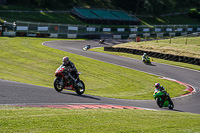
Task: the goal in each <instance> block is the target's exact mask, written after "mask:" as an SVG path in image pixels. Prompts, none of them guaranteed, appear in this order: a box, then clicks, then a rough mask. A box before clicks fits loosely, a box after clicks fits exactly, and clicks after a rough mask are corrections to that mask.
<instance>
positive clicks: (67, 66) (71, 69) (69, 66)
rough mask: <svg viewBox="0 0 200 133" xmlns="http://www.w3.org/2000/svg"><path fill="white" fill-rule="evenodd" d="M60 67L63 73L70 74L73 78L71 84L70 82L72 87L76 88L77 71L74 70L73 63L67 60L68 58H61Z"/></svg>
mask: <svg viewBox="0 0 200 133" xmlns="http://www.w3.org/2000/svg"><path fill="white" fill-rule="evenodd" d="M62 66H64V67H65V71H68V72H70V73H71V75H72V77H73V78H72V80H73V82H72V83H73V86H74V87H76V81H77V79H78V72H77V69H76V67H75V65H74V63H73V62H71V61H70V60H69V57H68V56H66V57H63V64H62Z"/></svg>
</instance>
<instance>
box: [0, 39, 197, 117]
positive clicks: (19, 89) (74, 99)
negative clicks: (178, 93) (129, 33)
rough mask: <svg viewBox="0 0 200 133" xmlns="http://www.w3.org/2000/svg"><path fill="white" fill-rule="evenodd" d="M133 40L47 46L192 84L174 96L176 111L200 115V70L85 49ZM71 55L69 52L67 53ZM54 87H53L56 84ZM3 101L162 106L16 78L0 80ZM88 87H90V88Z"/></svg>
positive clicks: (67, 42) (47, 44) (5, 102)
mask: <svg viewBox="0 0 200 133" xmlns="http://www.w3.org/2000/svg"><path fill="white" fill-rule="evenodd" d="M127 41H130V40H106V42H105V44H99V43H98V40H90V41H54V42H44V43H43V45H45V46H48V47H52V48H55V49H60V50H63V51H66V52H70V53H75V54H78V55H82V56H86V57H89V58H93V59H96V60H100V61H104V62H107V63H112V64H115V65H119V66H123V67H127V68H130V69H135V70H139V71H143V72H147V73H151V74H155V75H159V76H163V77H168V78H172V79H176V80H178V81H181V82H184V83H187V84H190V85H192V86H193V87H194V88H195V89H196V91H197V92H196V93H195V94H192V95H189V96H185V97H179V98H174V99H173V101H174V104H175V108H174V111H180V112H191V113H198V114H200V102H199V101H200V93H199V88H200V82H199V78H200V72H199V71H194V70H190V69H185V68H181V67H175V66H170V65H165V64H159V63H154V62H153V65H152V66H149V65H144V64H143V63H142V62H141V60H136V59H131V58H126V57H120V56H114V55H109V54H104V53H97V52H92V51H83V50H82V48H83V47H84V46H85V45H87V44H90V45H91V48H94V47H103V46H112V45H115V44H119V43H123V42H127ZM66 55H67V54H66ZM52 83H53V81H52ZM52 87H53V86H52ZM0 90H1V93H0V99H1V101H0V104H17V105H22V104H69V103H70V104H78V103H84V104H92V103H93V104H94V103H96V104H114V105H124V106H135V107H142V108H150V109H159V110H168V109H165V108H164V109H160V108H159V107H158V106H157V105H156V103H155V101H154V100H123V99H112V98H104V97H97V96H91V95H86V94H83V95H82V96H78V95H76V94H75V93H74V92H70V91H63V92H61V93H58V92H56V91H55V90H54V89H53V88H45V87H40V86H34V85H28V84H23V83H17V82H12V81H4V80H0ZM86 90H87V88H86Z"/></svg>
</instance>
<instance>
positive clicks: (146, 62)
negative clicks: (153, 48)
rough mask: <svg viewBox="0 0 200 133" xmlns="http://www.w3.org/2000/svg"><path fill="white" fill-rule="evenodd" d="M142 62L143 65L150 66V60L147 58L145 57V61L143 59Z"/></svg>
mask: <svg viewBox="0 0 200 133" xmlns="http://www.w3.org/2000/svg"><path fill="white" fill-rule="evenodd" d="M142 61H143V62H144V63H145V64H147V65H151V60H150V58H149V57H147V58H146V59H145V58H143V59H142Z"/></svg>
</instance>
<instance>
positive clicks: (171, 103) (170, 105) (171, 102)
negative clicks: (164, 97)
mask: <svg viewBox="0 0 200 133" xmlns="http://www.w3.org/2000/svg"><path fill="white" fill-rule="evenodd" d="M168 107H169V109H173V108H174V103H173V101H172V100H171V98H169V106H168Z"/></svg>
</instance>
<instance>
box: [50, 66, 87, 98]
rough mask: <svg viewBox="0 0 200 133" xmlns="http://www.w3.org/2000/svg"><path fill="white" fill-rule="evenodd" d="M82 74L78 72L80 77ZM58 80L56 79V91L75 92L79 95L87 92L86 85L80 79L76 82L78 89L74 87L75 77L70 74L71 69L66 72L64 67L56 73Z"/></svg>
mask: <svg viewBox="0 0 200 133" xmlns="http://www.w3.org/2000/svg"><path fill="white" fill-rule="evenodd" d="M80 74H81V73H80V72H78V75H80ZM55 76H56V78H55V79H54V88H55V90H56V91H58V92H61V91H62V90H63V89H67V90H72V91H75V92H76V93H77V94H78V95H81V94H83V93H84V92H85V85H84V82H83V81H82V80H80V79H79V77H78V78H77V80H76V83H77V84H76V87H74V86H73V79H74V78H73V77H72V75H71V73H70V68H68V69H67V71H64V67H62V65H61V66H60V67H59V68H57V69H56V71H55Z"/></svg>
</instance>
